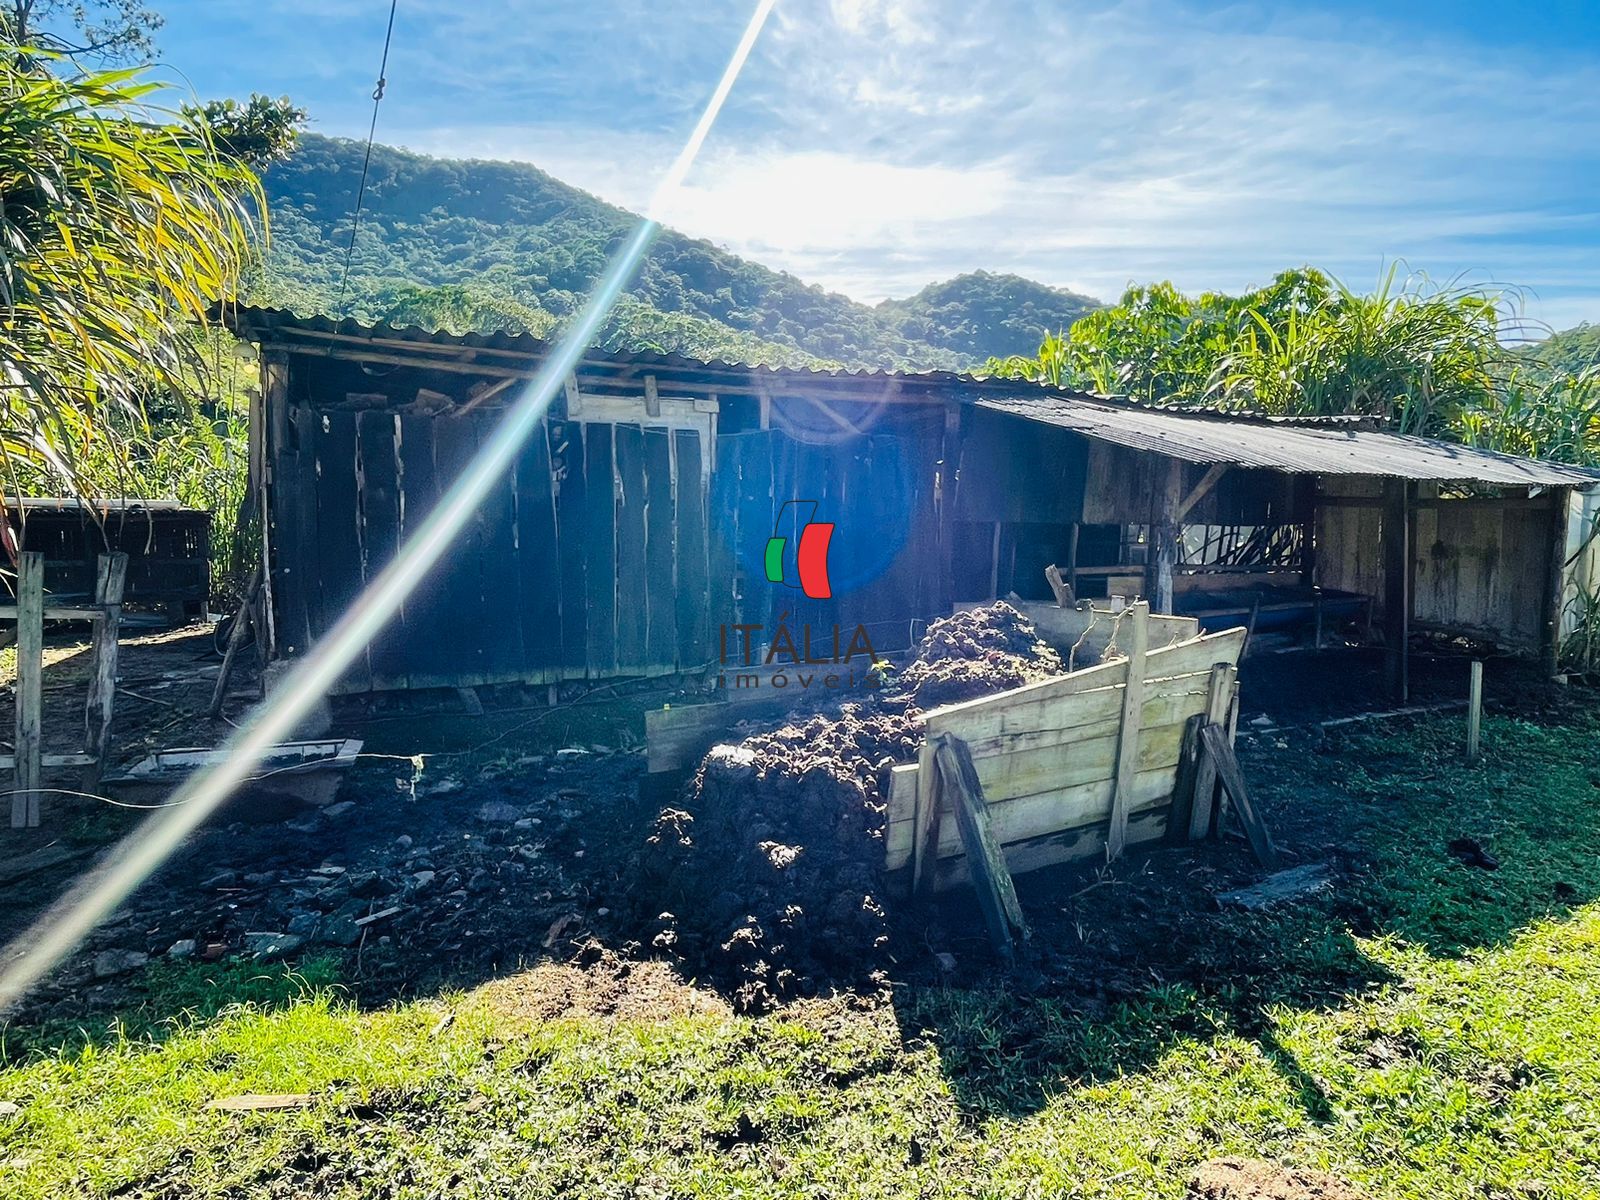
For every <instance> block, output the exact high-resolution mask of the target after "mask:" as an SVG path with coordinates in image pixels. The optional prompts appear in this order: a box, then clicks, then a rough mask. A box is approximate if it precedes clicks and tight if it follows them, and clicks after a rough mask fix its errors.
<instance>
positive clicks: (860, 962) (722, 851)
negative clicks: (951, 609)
mask: <svg viewBox="0 0 1600 1200" xmlns="http://www.w3.org/2000/svg"><path fill="white" fill-rule="evenodd" d="M1061 670H1062V664H1061V659H1060V658H1059V656H1057V654H1056V653H1055V651H1054V650H1052V649H1050V647H1049V646H1047V645H1045V643H1044V642H1043V641H1041V640H1040V638H1039V636H1038V634H1037V632H1036V631H1035V630H1034V628H1033V624H1032V622H1031V621H1029V620H1028V619H1027V618H1026V617H1025V616H1023V615H1022V614H1021V613H1019V612H1018V611H1017V610H1016V609H1014V608H1012V607H1011V606H1010V605H1008V604H1004V603H1001V604H995V605H992V606H989V607H986V608H981V609H974V610H972V611H970V612H964V613H958V614H956V615H954V616H951V617H948V618H945V619H943V620H940V621H936V622H934V623H933V624H932V625H931V626H930V627H929V629H928V632H927V635H926V636H925V637H924V638H923V640H922V642H921V643H920V645H919V646H918V649H917V653H916V654H915V656H914V657H913V658H912V660H911V662H910V663H909V664H908V665H907V667H906V669H905V671H904V672H903V673H902V674H901V675H900V677H899V678H898V679H894V678H892V677H891V679H890V682H889V683H888V684H887V685H886V686H885V687H884V688H883V689H882V690H881V691H879V692H876V693H872V694H870V695H869V697H868V698H866V699H862V700H858V701H850V702H846V703H844V704H839V705H834V706H830V707H829V708H827V709H823V710H819V711H816V712H813V713H810V714H809V715H803V716H800V715H797V716H792V717H791V718H790V719H789V721H788V722H787V723H786V724H783V725H780V726H778V727H777V728H775V729H772V730H769V731H766V732H763V733H758V734H755V735H753V736H751V737H747V738H745V739H744V740H743V741H741V742H739V743H738V744H736V745H726V746H717V747H715V748H714V749H713V750H712V751H711V752H710V753H709V754H708V755H706V757H705V759H704V761H703V762H702V763H701V764H700V767H699V769H698V770H697V771H696V773H695V776H694V778H693V780H692V781H691V783H690V785H689V787H688V788H687V789H686V792H685V795H684V798H683V802H682V807H673V808H668V809H665V810H663V811H662V812H661V813H660V814H659V816H658V817H657V819H656V822H655V826H654V829H653V831H652V833H651V835H650V837H649V839H648V841H647V843H646V846H645V848H644V853H643V855H642V856H641V863H640V875H641V883H642V885H643V887H642V889H641V890H642V894H643V895H644V896H647V897H649V898H650V900H651V901H653V902H655V905H656V907H654V909H653V911H652V912H651V913H650V914H648V919H649V923H650V925H651V929H650V931H649V932H650V935H651V938H652V940H653V943H654V945H655V946H656V947H657V948H658V949H660V950H662V951H665V952H667V953H669V954H671V955H673V956H675V957H677V958H679V959H680V960H681V961H683V962H684V963H685V965H686V967H687V968H688V969H689V970H690V971H691V973H694V974H697V975H701V976H702V977H709V978H711V979H713V980H715V981H717V982H718V983H720V984H721V985H723V986H724V987H725V988H726V989H727V990H728V992H729V994H730V995H731V997H732V999H733V1001H734V1003H735V1005H736V1006H738V1007H739V1008H741V1009H744V1010H755V1011H759V1010H761V1009H764V1008H767V1007H769V1006H771V1005H772V1004H774V1003H776V1002H778V1001H780V1000H783V999H786V998H789V997H792V996H797V995H813V994H816V993H817V992H818V991H820V990H822V989H823V988H824V987H825V986H826V985H827V984H829V983H839V984H843V983H849V984H852V985H855V986H861V985H863V984H870V983H871V982H872V979H873V976H874V974H875V973H876V972H878V971H880V970H881V969H882V967H883V966H884V965H885V963H886V961H887V955H888V953H889V950H890V946H891V943H892V941H893V940H894V930H893V927H892V923H891V920H890V914H889V910H888V906H887V902H886V899H885V897H884V895H883V859H884V850H883V836H884V825H885V814H886V801H887V796H888V784H889V773H890V770H891V769H892V768H893V767H894V766H895V764H897V763H903V762H909V761H911V760H912V759H913V758H914V757H915V755H916V750H917V747H918V745H919V744H920V743H921V740H922V734H921V725H922V713H923V712H924V711H925V710H927V709H930V708H934V707H937V706H939V705H941V704H947V703H952V702H954V701H957V700H965V699H970V698H973V697H975V696H980V695H986V694H990V693H993V692H998V691H1004V690H1006V689H1007V688H1013V687H1018V686H1020V685H1022V684H1024V683H1029V682H1032V681H1034V680H1038V679H1043V678H1047V677H1049V676H1051V675H1054V674H1059V673H1060V672H1061Z"/></svg>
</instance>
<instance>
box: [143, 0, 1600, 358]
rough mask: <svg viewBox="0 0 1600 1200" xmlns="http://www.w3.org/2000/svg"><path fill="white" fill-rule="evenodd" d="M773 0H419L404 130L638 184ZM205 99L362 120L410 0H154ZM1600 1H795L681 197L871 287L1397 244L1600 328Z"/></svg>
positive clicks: (391, 101) (877, 292)
mask: <svg viewBox="0 0 1600 1200" xmlns="http://www.w3.org/2000/svg"><path fill="white" fill-rule="evenodd" d="M752 3H753V0H584V2H582V3H572V2H566V0H562V2H559V3H558V2H555V0H502V2H500V3H492V4H491V3H476V2H475V3H470V4H468V3H460V4H450V3H444V2H438V0H435V2H432V3H426V4H425V3H422V0H400V11H399V18H398V21H397V25H396V29H395V45H394V50H393V52H392V54H391V59H390V65H389V72H388V74H389V91H388V98H387V99H386V100H385V102H384V105H383V110H382V114H381V116H380V119H379V138H380V140H383V141H387V142H391V143H395V144H399V145H404V146H409V147H411V148H413V149H416V150H421V151H426V152H429V153H437V154H444V155H466V156H476V157H486V158H516V159H523V160H526V161H530V162H533V163H536V164H538V165H539V166H541V167H543V168H544V169H546V170H548V171H550V172H552V173H553V174H555V175H557V176H559V177H561V178H563V179H566V180H568V181H569V182H572V183H575V184H577V185H579V186H582V187H585V188H587V189H589V190H590V191H593V192H596V193H598V194H599V195H601V196H603V197H605V198H606V199H609V200H612V201H615V202H617V203H620V204H624V205H627V206H629V207H631V208H635V209H638V208H641V207H643V205H644V204H645V203H646V202H647V201H648V199H649V197H650V195H651V193H652V192H653V190H654V185H655V181H656V179H657V178H658V177H659V176H660V174H661V173H662V172H663V171H664V170H665V168H666V166H667V164H668V163H669V162H670V160H671V158H672V156H673V155H674V154H675V153H676V150H677V148H678V146H679V145H680V144H681V142H682V139H683V138H684V136H685V135H686V133H687V131H688V129H689V127H690V126H691V125H692V123H693V121H694V118H695V115H696V113H697V111H698V108H699V106H700V105H701V104H702V103H703V102H704V100H705V97H706V95H707V94H708V92H709V90H710V88H711V87H712V85H713V84H714V82H715V79H716V76H717V74H718V72H719V71H720V69H721V67H722V64H723V62H724V61H725V59H726V56H727V54H728V52H729V51H730V50H731V48H732V46H733V44H734V43H735V42H736V40H737V38H738V35H739V32H740V30H741V29H742V27H743V24H744V21H745V20H746V18H747V17H748V14H749V12H750V9H751V6H752ZM156 6H157V7H158V8H159V9H160V10H161V11H162V12H163V13H164V14H165V16H166V18H167V27H166V29H165V30H164V31H163V33H162V35H161V50H162V58H163V62H164V64H165V65H166V67H167V69H168V70H169V71H170V72H171V73H172V74H173V75H174V77H175V78H178V77H181V79H182V80H183V81H184V83H185V86H192V87H193V89H194V90H195V91H196V92H197V93H199V94H200V95H201V96H203V97H207V98H210V97H213V96H221V95H243V94H247V93H248V92H250V91H252V90H255V91H265V92H270V93H273V94H280V93H286V94H288V95H290V96H292V97H294V98H295V99H296V100H297V101H298V102H300V103H301V104H303V105H305V106H306V107H308V108H310V110H311V113H312V118H313V128H315V129H317V130H319V131H321V132H324V133H330V134H342V135H351V136H358V135H364V134H365V131H366V122H367V118H368V115H369V110H370V100H369V96H370V93H371V89H372V84H373V80H374V78H375V76H376V71H377V64H378V55H379V51H380V49H381V43H382V37H383V26H384V21H385V19H386V17H387V12H388V5H387V2H386V0H156ZM1597 133H1600V3H1597V2H1596V0H1585V2H1580V0H1545V2H1544V3H1541V4H1538V5H1537V6H1533V5H1530V6H1528V7H1527V11H1523V9H1522V6H1518V5H1510V4H1506V3H1503V2H1501V3H1489V2H1488V0H1401V2H1399V3H1396V2H1395V0H1342V2H1339V3H1334V2H1332V0H1326V2H1320V3H1318V2H1306V0H1302V2H1300V3H1294V4H1289V3H1228V4H1221V3H1202V2H1200V0H1134V2H1131V3H1104V2H1079V0H1060V2H1056V3H1047V2H1045V0H1035V2H1033V3H1028V2H1024V0H1014V2H1013V0H999V2H994V3H974V2H972V0H779V5H778V10H777V12H776V14H775V16H774V18H773V20H772V22H771V23H769V25H768V28H767V31H766V33H765V35H764V37H763V39H762V41H761V43H760V45H759V46H758V48H757V50H756V53H755V55H754V56H753V57H752V59H751V61H750V63H749V65H748V67H747V69H746V72H745V75H744V76H743V77H742V78H741V80H740V82H739V85H738V87H737V89H736V90H735V91H734V93H733V96H732V97H731V99H730V101H729V104H728V107H727V109H726V110H725V112H724V116H723V120H722V122H721V123H720V124H719V126H718V127H717V129H716V131H715V132H714V134H713V136H712V139H711V141H710V142H709V143H708V144H707V146H706V149H705V153H704V154H703V155H702V157H701V160H700V162H699V164H698V165H697V167H696V169H695V171H694V172H693V173H692V174H691V176H690V177H689V180H688V185H687V186H686V187H685V188H684V189H683V191H682V192H681V193H680V194H679V195H678V197H677V199H676V200H675V201H674V202H673V204H672V206H671V208H670V210H669V211H668V212H667V213H666V216H667V219H668V220H669V222H670V223H671V224H673V225H675V226H677V227H678V228H681V229H683V230H685V231H687V232H689V233H692V234H696V235H698V236H702V237H707V238H709V239H711V240H713V241H715V242H717V243H719V244H721V245H724V246H727V247H729V248H730V249H732V250H734V251H736V252H738V253H741V254H745V255H748V256H749V257H752V258H754V259H757V260H758V261H761V262H764V263H767V264H769V265H771V266H775V267H780V268H784V269H788V270H791V271H794V272H795V273H796V274H798V275H800V276H802V277H803V278H805V279H807V280H810V281H813V282H818V283H822V284H825V285H827V286H829V287H832V288H835V289H837V290H840V291H843V292H845V293H847V294H849V295H851V296H854V297H856V298H858V299H862V300H867V301H876V300H879V299H882V298H883V297H885V296H896V295H905V294H907V293H909V292H911V291H914V290H916V289H917V288H918V287H920V286H922V285H923V284H925V283H927V282H929V281H931V280H934V279H940V278H945V277H948V276H950V275H952V274H955V273H957V272H960V271H966V270H972V269H975V268H979V267H984V268H988V269H991V270H1003V271H1016V272H1018V273H1019V274H1024V275H1028V276H1032V277H1033V278H1036V279H1041V280H1044V281H1045V282H1048V283H1053V284H1059V285H1062V286H1067V287H1072V288H1075V289H1077V290H1080V291H1085V292H1088V293H1090V294H1092V295H1096V296H1100V297H1102V298H1108V299H1109V298H1114V297H1115V296H1116V295H1117V294H1118V293H1119V292H1120V291H1121V290H1122V289H1123V288H1124V287H1125V286H1126V285H1127V284H1129V283H1130V282H1142V281H1147V280H1151V279H1160V278H1165V279H1171V280H1173V281H1174V282H1175V283H1177V284H1178V285H1179V286H1180V287H1182V288H1185V289H1189V290H1199V289H1207V288H1215V289H1227V290H1233V289H1238V288H1241V287H1244V286H1248V285H1250V284H1252V283H1255V282H1259V281H1261V280H1263V279H1265V278H1267V277H1268V276H1270V274H1271V273H1272V272H1274V271H1275V270H1278V269H1280V268H1282V267H1286V266H1291V265H1297V264H1301V263H1306V262H1310V263H1314V264H1316V265H1318V266H1322V267H1325V268H1327V269H1330V270H1332V271H1333V272H1335V273H1336V274H1339V275H1340V276H1341V277H1343V278H1344V279H1345V280H1346V281H1347V282H1349V283H1351V284H1354V285H1368V284H1371V283H1373V282H1375V281H1376V280H1377V278H1378V276H1379V274H1380V272H1381V270H1382V266H1383V264H1384V263H1385V262H1386V261H1388V260H1393V259H1400V260H1403V261H1404V262H1405V263H1406V264H1407V265H1408V266H1410V267H1411V268H1413V269H1416V270H1420V271H1426V272H1427V273H1428V274H1429V275H1430V276H1432V277H1434V278H1436V279H1440V280H1447V279H1451V278H1454V277H1457V276H1465V277H1466V278H1467V279H1469V280H1471V281H1473V282H1480V283H1491V282H1492V283H1501V284H1509V285H1518V286H1520V287H1521V288H1524V289H1527V290H1526V293H1525V295H1526V309H1527V312H1528V314H1529V315H1530V316H1531V317H1532V318H1534V319H1536V320H1543V321H1547V322H1549V323H1550V324H1552V325H1555V326H1557V327H1562V326H1566V325H1570V324H1573V323H1575V322H1577V321H1579V320H1595V321H1600V137H1597V136H1596V135H1597Z"/></svg>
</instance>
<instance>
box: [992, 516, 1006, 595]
mask: <svg viewBox="0 0 1600 1200" xmlns="http://www.w3.org/2000/svg"><path fill="white" fill-rule="evenodd" d="M1004 528H1005V525H1004V524H1003V523H1002V522H1000V521H996V522H995V523H994V538H993V539H992V541H991V544H990V546H989V599H991V600H998V599H999V598H1000V531H1001V530H1002V529H1004Z"/></svg>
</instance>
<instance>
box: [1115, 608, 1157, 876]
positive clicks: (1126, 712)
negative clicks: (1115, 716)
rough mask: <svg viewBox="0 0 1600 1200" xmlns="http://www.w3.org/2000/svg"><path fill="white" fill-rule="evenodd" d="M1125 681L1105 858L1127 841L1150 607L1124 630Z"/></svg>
mask: <svg viewBox="0 0 1600 1200" xmlns="http://www.w3.org/2000/svg"><path fill="white" fill-rule="evenodd" d="M1128 634H1129V637H1128V682H1127V685H1126V686H1125V687H1124V688H1123V694H1122V731H1121V734H1120V736H1119V737H1118V739H1117V768H1116V784H1115V787H1114V788H1113V790H1112V793H1111V827H1110V830H1109V832H1108V833H1107V835H1106V858H1107V859H1108V860H1110V861H1115V860H1116V859H1118V858H1120V857H1121V856H1122V851H1123V848H1124V847H1125V846H1126V845H1127V840H1128V806H1129V804H1130V803H1131V802H1132V795H1131V793H1132V790H1133V776H1134V772H1135V771H1136V770H1137V769H1138V759H1139V734H1140V718H1141V716H1142V715H1143V712H1144V675H1145V653H1146V650H1147V649H1148V647H1149V644H1150V606H1149V605H1148V604H1146V603H1145V602H1144V601H1142V600H1141V601H1140V602H1139V603H1138V604H1135V605H1134V606H1133V617H1132V625H1131V626H1130V627H1129V630H1128Z"/></svg>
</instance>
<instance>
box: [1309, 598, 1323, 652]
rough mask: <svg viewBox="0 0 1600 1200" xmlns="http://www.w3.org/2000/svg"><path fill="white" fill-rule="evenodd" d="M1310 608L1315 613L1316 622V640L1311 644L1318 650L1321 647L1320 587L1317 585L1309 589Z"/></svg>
mask: <svg viewBox="0 0 1600 1200" xmlns="http://www.w3.org/2000/svg"><path fill="white" fill-rule="evenodd" d="M1311 608H1312V610H1313V612H1314V613H1315V615H1316V624H1317V634H1316V641H1315V642H1314V643H1313V644H1314V645H1315V646H1316V648H1317V649H1318V650H1321V649H1322V589H1321V588H1319V587H1314V588H1312V589H1311Z"/></svg>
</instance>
